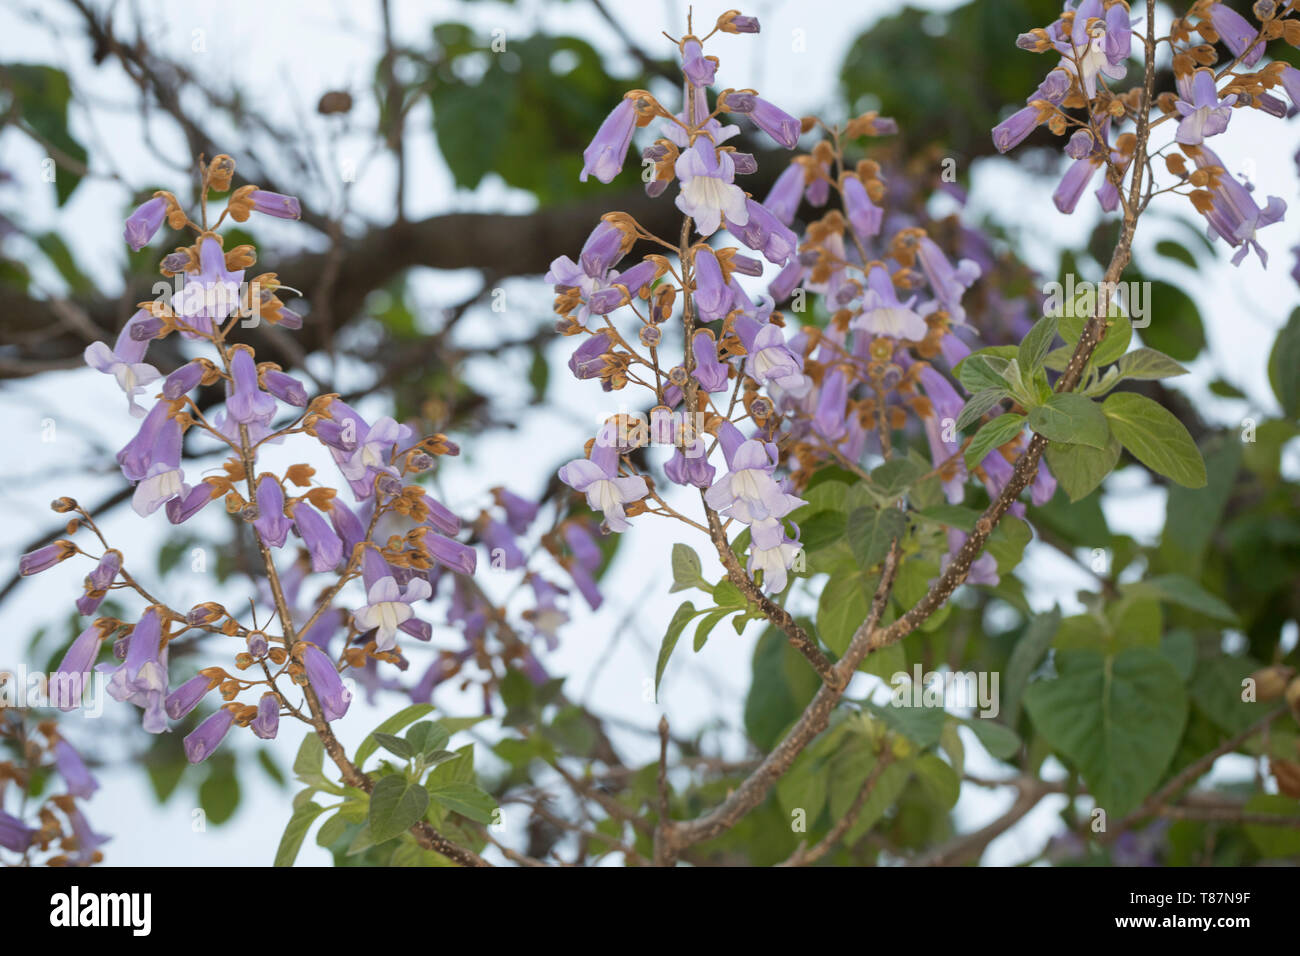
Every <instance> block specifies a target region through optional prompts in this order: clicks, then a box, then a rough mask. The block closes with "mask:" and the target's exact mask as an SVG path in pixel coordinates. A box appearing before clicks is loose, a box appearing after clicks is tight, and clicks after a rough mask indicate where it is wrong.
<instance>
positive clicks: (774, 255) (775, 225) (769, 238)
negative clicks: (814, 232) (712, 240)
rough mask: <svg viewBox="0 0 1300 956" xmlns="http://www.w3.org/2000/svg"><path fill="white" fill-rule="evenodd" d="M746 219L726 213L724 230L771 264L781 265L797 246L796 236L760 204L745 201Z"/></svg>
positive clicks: (787, 260) (789, 257)
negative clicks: (725, 228) (760, 254)
mask: <svg viewBox="0 0 1300 956" xmlns="http://www.w3.org/2000/svg"><path fill="white" fill-rule="evenodd" d="M745 215H746V218H745V221H744V222H740V221H739V220H736V219H733V218H731V214H730V213H728V214H727V231H728V232H730V233H731V234H732V235H733V236H735V237H736V238H737V239H739V240H740V241H741V242H743V243H744V244H745V245H747V246H748V247H749V248H751V249H755V250H757V251H758V252H761V253H762V254H763V258H765V259H766V260H767V261H768V262H770V263H772V264H773V265H778V266H784V265H785V264H786V263H787V262H789V261H790V260H791V259H792V258H793V257H794V254H795V252H797V251H798V249H799V238H798V236H796V235H795V234H794V232H793V231H791V229H790V227H789V226H787V225H786V224H785V223H783V222H781V220H779V219H777V218H776V216H774V215H772V213H771V212H770V211H768V209H767V208H766V207H765V206H763V205H762V204H761V203H757V202H755V201H754V200H752V199H746V200H745Z"/></svg>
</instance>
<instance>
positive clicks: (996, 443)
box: [964, 412, 1025, 468]
mask: <svg viewBox="0 0 1300 956" xmlns="http://www.w3.org/2000/svg"><path fill="white" fill-rule="evenodd" d="M1024 428H1025V416H1024V415H1015V414H1012V413H1011V412H1004V413H1003V414H1001V415H999V416H998V417H997V418H994V419H993V420H991V421H989V422H986V423H985V424H984V425H983V426H982V427H981V428H980V430H979V431H977V432H976V433H975V437H974V438H972V439H971V443H970V444H969V445H967V446H966V452H965V455H964V457H965V459H966V467H967V468H974V467H975V466H976V465H978V464H979V463H980V462H982V461H983V460H984V459H985V458H987V457H988V456H989V453H990V452H992V451H993V450H994V449H995V448H1000V447H1001V446H1003V445H1005V444H1006V443H1007V442H1009V441H1011V439H1013V438H1015V437H1016V436H1017V435H1019V434H1020V433H1021V432H1022V431H1024Z"/></svg>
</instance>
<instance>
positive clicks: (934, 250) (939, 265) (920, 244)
mask: <svg viewBox="0 0 1300 956" xmlns="http://www.w3.org/2000/svg"><path fill="white" fill-rule="evenodd" d="M916 258H917V261H918V262H919V263H920V266H921V271H922V272H923V273H925V278H926V280H927V281H928V282H929V283H930V288H931V289H933V290H934V297H935V299H937V300H938V302H939V304H940V305H941V306H943V310H944V311H945V312H947V313H948V318H949V319H951V320H952V321H953V322H955V323H958V324H960V323H962V322H965V321H966V310H965V309H964V308H962V304H961V299H962V296H963V295H965V294H966V290H967V289H969V288H970V287H971V286H972V285H973V284H974V283H975V280H976V279H978V278H979V277H980V267H979V265H978V264H977V263H976V262H975V261H974V260H972V259H961V260H959V261H958V263H957V266H956V268H953V265H952V263H951V262H949V261H948V257H947V256H945V255H944V254H943V250H942V249H940V248H939V246H938V245H937V244H936V243H935V242H934V240H933V239H931V238H930V237H929V236H922V237H921V238H920V239H919V240H918V241H917V249H916Z"/></svg>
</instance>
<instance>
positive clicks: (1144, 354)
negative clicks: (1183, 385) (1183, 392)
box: [1116, 348, 1187, 381]
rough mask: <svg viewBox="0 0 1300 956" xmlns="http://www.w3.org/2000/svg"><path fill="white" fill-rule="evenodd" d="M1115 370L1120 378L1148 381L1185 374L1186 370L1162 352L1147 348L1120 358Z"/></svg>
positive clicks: (1135, 350) (1136, 350)
mask: <svg viewBox="0 0 1300 956" xmlns="http://www.w3.org/2000/svg"><path fill="white" fill-rule="evenodd" d="M1116 368H1118V369H1119V377H1120V378H1131V379H1140V380H1148V381H1151V380H1155V379H1160V378H1173V377H1174V376H1176V375H1186V374H1187V369H1185V368H1183V367H1182V366H1181V365H1179V364H1178V363H1177V362H1175V361H1174V360H1173V359H1171V358H1170V357H1169V356H1168V355H1166V354H1165V353H1164V352H1157V351H1156V350H1155V349H1149V348H1140V349H1134V350H1133V351H1132V352H1127V353H1125V354H1124V355H1122V356H1120V360H1119V362H1118V363H1117V365H1116Z"/></svg>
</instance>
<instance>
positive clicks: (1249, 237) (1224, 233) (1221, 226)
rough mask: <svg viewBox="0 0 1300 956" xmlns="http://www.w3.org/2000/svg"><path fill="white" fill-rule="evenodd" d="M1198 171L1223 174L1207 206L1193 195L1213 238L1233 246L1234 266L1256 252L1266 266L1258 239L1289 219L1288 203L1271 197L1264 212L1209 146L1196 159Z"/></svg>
mask: <svg viewBox="0 0 1300 956" xmlns="http://www.w3.org/2000/svg"><path fill="white" fill-rule="evenodd" d="M1195 160H1196V165H1197V166H1199V167H1202V168H1204V167H1207V166H1218V167H1220V168H1221V169H1223V172H1221V173H1219V174H1218V176H1217V181H1216V183H1215V185H1214V186H1213V187H1211V189H1210V190H1209V193H1210V199H1209V201H1208V203H1207V202H1197V201H1196V196H1195V195H1193V205H1195V206H1196V208H1197V211H1199V212H1200V213H1201V215H1203V216H1205V218H1206V220H1207V221H1208V222H1209V224H1210V230H1209V231H1210V238H1211V239H1213V238H1216V237H1217V238H1221V239H1223V240H1224V241H1225V242H1227V243H1228V244H1229V245H1231V246H1235V247H1237V252H1236V254H1235V255H1233V257H1232V264H1233V265H1234V266H1236V265H1240V264H1241V261H1242V260H1243V259H1245V258H1246V256H1247V255H1249V254H1250V250H1252V249H1254V250H1255V254H1256V255H1258V256H1259V261H1260V262H1261V263H1262V264H1263V265H1265V266H1267V265H1268V253H1267V252H1265V251H1264V248H1263V247H1262V246H1261V245H1260V244H1259V242H1258V241H1257V240H1256V238H1255V235H1256V233H1257V232H1258V231H1259V230H1260V229H1263V228H1264V227H1265V226H1271V225H1272V224H1273V223H1275V222H1280V221H1281V220H1282V218H1283V217H1284V216H1285V215H1286V203H1285V202H1283V201H1282V200H1281V199H1279V198H1278V197H1277V196H1269V197H1268V204H1267V205H1266V206H1265V207H1264V208H1263V209H1261V208H1260V207H1259V206H1257V205H1256V204H1255V200H1254V198H1253V197H1252V196H1251V194H1250V190H1249V189H1247V188H1246V187H1245V186H1243V185H1242V184H1241V183H1240V182H1239V181H1238V180H1237V178H1236V177H1235V176H1233V175H1232V174H1231V173H1230V172H1228V171H1227V169H1226V168H1224V164H1223V160H1221V159H1220V158H1219V157H1218V156H1217V155H1215V154H1214V153H1213V152H1211V150H1210V148H1209V147H1208V146H1204V145H1203V146H1201V147H1200V149H1199V151H1198V152H1197V154H1196V156H1195Z"/></svg>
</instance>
